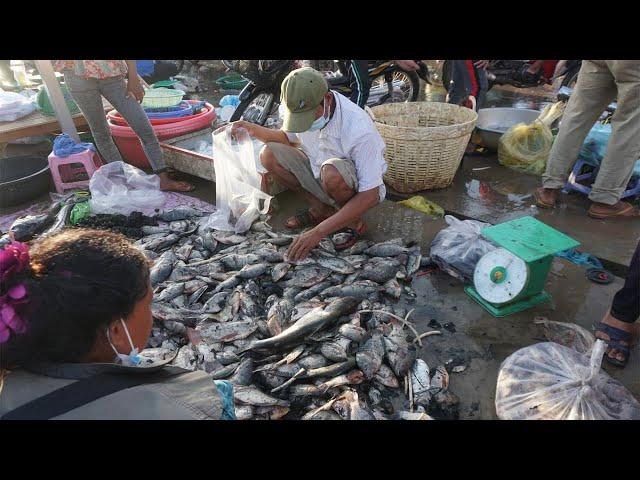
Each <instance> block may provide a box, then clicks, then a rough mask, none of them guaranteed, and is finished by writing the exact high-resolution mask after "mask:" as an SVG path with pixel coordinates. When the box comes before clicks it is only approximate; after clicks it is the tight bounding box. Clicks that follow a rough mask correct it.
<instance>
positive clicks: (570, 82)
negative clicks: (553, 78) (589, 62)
mask: <svg viewBox="0 0 640 480" xmlns="http://www.w3.org/2000/svg"><path fill="white" fill-rule="evenodd" d="M578 73H580V69H578V70H577V71H576V72H575V73H571V72H568V73H567V74H566V75H565V76H564V78H563V79H562V84H561V85H560V86H561V87H569V88H575V86H576V83H577V82H578Z"/></svg>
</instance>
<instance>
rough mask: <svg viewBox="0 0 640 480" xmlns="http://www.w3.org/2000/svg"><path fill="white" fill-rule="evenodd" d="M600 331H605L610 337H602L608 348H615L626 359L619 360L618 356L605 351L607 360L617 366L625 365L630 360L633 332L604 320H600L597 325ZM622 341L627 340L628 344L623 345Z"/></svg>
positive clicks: (597, 330)
mask: <svg viewBox="0 0 640 480" xmlns="http://www.w3.org/2000/svg"><path fill="white" fill-rule="evenodd" d="M598 332H601V333H604V334H605V335H607V336H608V337H609V340H604V339H601V340H602V341H603V342H606V343H607V346H608V349H615V350H617V351H618V352H620V353H621V354H622V355H623V356H624V360H618V359H617V358H613V357H610V356H609V354H608V353H607V352H605V354H604V358H605V360H606V361H607V362H609V363H610V364H611V365H615V366H616V367H621V368H623V367H625V366H626V365H627V362H628V361H629V353H630V349H629V345H631V333H629V332H625V331H624V330H620V329H619V328H616V327H612V326H611V325H607V324H606V323H602V322H598V324H597V325H596V333H598ZM596 338H598V337H596ZM621 342H627V344H628V345H623V344H622V343H621Z"/></svg>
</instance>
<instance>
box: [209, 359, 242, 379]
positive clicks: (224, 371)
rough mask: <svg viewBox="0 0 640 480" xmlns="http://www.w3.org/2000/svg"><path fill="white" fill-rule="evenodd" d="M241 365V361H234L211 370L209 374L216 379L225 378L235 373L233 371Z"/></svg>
mask: <svg viewBox="0 0 640 480" xmlns="http://www.w3.org/2000/svg"><path fill="white" fill-rule="evenodd" d="M239 365H240V363H239V362H237V363H232V364H230V365H226V366H224V367H222V368H218V369H216V370H213V371H211V372H209V375H210V376H211V378H213V379H214V380H220V379H223V378H228V377H229V376H230V375H233V372H235V371H236V369H237V368H238V366H239Z"/></svg>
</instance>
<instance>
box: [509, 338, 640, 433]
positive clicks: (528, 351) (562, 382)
mask: <svg viewBox="0 0 640 480" xmlns="http://www.w3.org/2000/svg"><path fill="white" fill-rule="evenodd" d="M605 349H606V343H604V342H603V341H602V340H597V341H596V342H595V344H594V346H593V349H592V351H591V352H590V355H584V354H582V353H579V352H577V351H575V350H573V349H571V348H568V347H565V346H563V345H560V344H557V343H553V342H548V343H547V342H545V343H537V344H535V345H531V346H530V347H526V348H523V349H520V350H518V351H517V352H515V353H514V354H512V355H511V356H509V357H508V358H507V359H506V360H505V361H504V362H502V365H501V366H500V373H499V374H498V384H497V387H496V413H497V415H498V418H500V419H502V420H638V419H640V404H639V403H638V401H637V400H636V399H635V398H634V397H633V395H632V394H631V393H630V392H629V391H628V390H627V389H626V388H625V387H624V386H623V385H622V384H621V383H620V382H618V381H617V380H614V379H613V378H611V377H610V376H609V375H607V374H606V373H605V372H602V371H600V365H601V363H602V355H603V354H604V351H605Z"/></svg>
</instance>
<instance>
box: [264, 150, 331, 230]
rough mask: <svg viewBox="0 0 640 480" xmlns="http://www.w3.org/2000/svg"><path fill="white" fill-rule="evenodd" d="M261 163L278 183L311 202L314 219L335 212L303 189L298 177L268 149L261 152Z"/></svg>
mask: <svg viewBox="0 0 640 480" xmlns="http://www.w3.org/2000/svg"><path fill="white" fill-rule="evenodd" d="M260 162H261V163H262V165H263V166H264V168H266V169H267V171H269V172H270V173H271V174H272V175H273V176H274V177H275V179H276V180H277V181H278V183H280V184H281V185H283V186H284V187H287V188H288V189H290V190H293V191H294V192H296V193H298V194H300V195H302V196H303V197H304V199H305V200H306V201H307V202H309V205H310V206H311V207H310V208H309V211H310V212H311V214H312V215H313V216H314V217H316V218H324V217H327V216H330V215H332V214H333V213H334V212H335V209H334V208H333V207H331V206H330V205H326V204H324V203H322V202H321V201H320V200H318V199H317V198H316V197H315V196H313V195H312V194H311V193H309V192H307V191H306V190H305V189H304V188H302V185H300V182H299V181H298V179H297V178H296V176H295V175H294V174H293V173H291V172H290V171H289V170H287V169H286V168H284V167H283V166H282V165H280V164H279V163H278V160H277V158H276V156H275V155H274V154H273V152H272V151H271V150H270V149H269V148H268V147H265V148H263V149H262V151H261V152H260Z"/></svg>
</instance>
